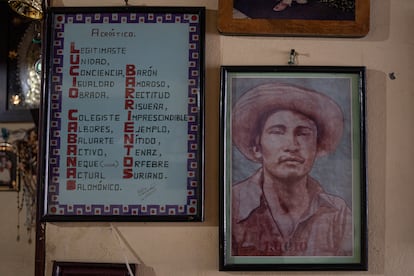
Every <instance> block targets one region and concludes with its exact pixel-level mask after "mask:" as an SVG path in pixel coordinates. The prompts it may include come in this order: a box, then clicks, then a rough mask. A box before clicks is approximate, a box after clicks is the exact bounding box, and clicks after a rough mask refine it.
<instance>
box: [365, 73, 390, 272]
mask: <svg viewBox="0 0 414 276" xmlns="http://www.w3.org/2000/svg"><path fill="white" fill-rule="evenodd" d="M393 81H395V80H393ZM386 82H387V74H386V73H384V72H380V71H376V70H367V114H366V120H367V137H366V140H367V161H366V162H367V174H368V177H367V180H368V184H367V185H368V189H367V190H368V196H367V197H368V210H370V211H369V212H368V248H369V250H368V267H369V271H370V273H371V274H375V275H377V274H378V275H383V274H384V270H385V267H384V264H385V210H386V201H385V183H386V160H387V158H386V157H387V156H386V152H387V150H386V134H387V131H386V129H387V125H386V122H387V120H386V118H387V110H386V87H387V85H386ZM374 94H375V95H374ZM373 210H375V211H373Z"/></svg>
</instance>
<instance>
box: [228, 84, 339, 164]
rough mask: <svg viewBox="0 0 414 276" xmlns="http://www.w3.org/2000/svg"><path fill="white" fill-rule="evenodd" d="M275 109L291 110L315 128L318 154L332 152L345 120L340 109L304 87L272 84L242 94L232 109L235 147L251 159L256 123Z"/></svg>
mask: <svg viewBox="0 0 414 276" xmlns="http://www.w3.org/2000/svg"><path fill="white" fill-rule="evenodd" d="M277 110H293V111H296V112H299V113H301V114H303V115H305V116H307V117H309V118H310V119H311V120H313V121H314V122H315V124H316V126H317V131H318V154H319V156H321V155H325V154H327V153H330V152H332V151H334V150H335V148H336V146H337V145H338V143H339V141H340V139H341V137H342V132H343V125H344V118H343V113H342V110H341V108H340V107H339V105H338V104H337V103H335V102H334V101H333V100H332V99H331V98H329V97H328V96H326V95H324V94H322V93H319V92H316V91H313V90H310V89H306V88H303V87H299V86H295V85H291V84H286V83H278V82H272V83H267V84H262V85H259V86H257V87H255V88H253V89H251V90H249V91H247V92H246V93H245V94H243V95H242V96H241V97H240V98H239V99H238V100H237V102H236V104H235V105H234V107H233V112H232V113H233V114H232V139H233V143H234V144H235V146H236V147H237V148H238V149H239V150H240V151H241V152H242V153H243V154H244V155H245V156H246V157H247V158H248V159H250V160H252V161H255V162H259V161H260V160H257V159H256V158H255V157H254V153H253V146H254V143H255V138H256V136H257V135H258V134H259V133H258V131H259V129H258V126H259V125H260V122H259V120H265V119H267V118H263V117H264V116H269V115H270V114H271V113H273V112H275V111H277Z"/></svg>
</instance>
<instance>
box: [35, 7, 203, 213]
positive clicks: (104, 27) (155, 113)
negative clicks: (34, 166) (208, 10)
mask: <svg viewBox="0 0 414 276" xmlns="http://www.w3.org/2000/svg"><path fill="white" fill-rule="evenodd" d="M204 13H205V11H204V8H197V7H195V8H168V7H163V8H161V7H132V6H127V7H107V8H94V9H91V8H51V10H50V11H49V12H48V15H47V42H46V43H47V48H46V53H45V56H46V65H45V66H46V70H45V79H46V87H45V92H44V104H43V106H44V109H43V110H42V120H41V122H42V124H43V125H42V129H43V131H44V136H43V137H46V140H45V142H44V143H43V144H42V145H41V146H42V151H41V152H42V154H43V158H42V161H43V162H42V164H41V170H43V172H44V181H43V183H42V184H43V187H44V194H43V196H44V210H43V219H45V220H49V221H54V220H60V221H62V220H121V221H201V220H203V197H204V195H203V150H204V141H203V102H204V25H205V23H204V20H205V19H204V17H205V14H204Z"/></svg>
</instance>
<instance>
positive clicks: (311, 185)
mask: <svg viewBox="0 0 414 276" xmlns="http://www.w3.org/2000/svg"><path fill="white" fill-rule="evenodd" d="M221 81H222V83H221V89H222V90H221V126H220V130H221V133H220V135H221V136H220V137H221V139H220V142H221V143H220V146H221V148H220V154H221V156H220V157H221V158H220V160H221V164H220V169H221V171H220V176H221V183H220V187H221V189H220V235H219V236H220V269H221V270H259V271H260V270H366V269H367V207H366V206H367V203H366V200H367V199H366V153H365V151H366V149H365V68H364V67H326V66H223V67H222V68H221Z"/></svg>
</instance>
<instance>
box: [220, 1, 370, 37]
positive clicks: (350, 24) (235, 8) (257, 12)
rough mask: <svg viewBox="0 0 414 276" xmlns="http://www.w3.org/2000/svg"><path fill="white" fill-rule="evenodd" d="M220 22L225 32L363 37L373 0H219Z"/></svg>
mask: <svg viewBox="0 0 414 276" xmlns="http://www.w3.org/2000/svg"><path fill="white" fill-rule="evenodd" d="M217 25H218V30H219V32H220V33H222V34H224V35H252V36H302V37H347V38H360V37H364V36H365V35H367V34H368V32H369V26H370V0H330V1H325V0H279V1H275V2H269V1H263V0H260V1H255V2H254V3H253V4H252V2H251V1H248V0H219V12H218V24H217Z"/></svg>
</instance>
